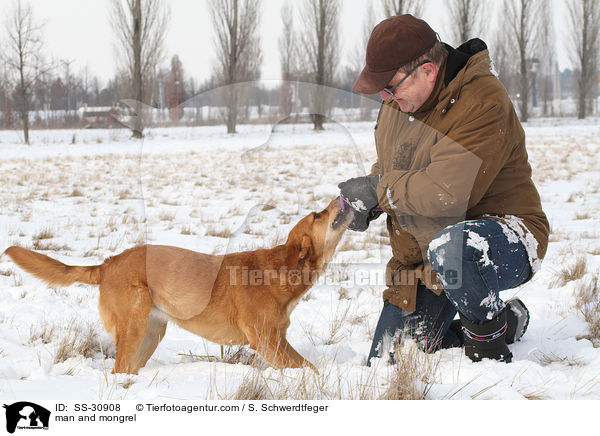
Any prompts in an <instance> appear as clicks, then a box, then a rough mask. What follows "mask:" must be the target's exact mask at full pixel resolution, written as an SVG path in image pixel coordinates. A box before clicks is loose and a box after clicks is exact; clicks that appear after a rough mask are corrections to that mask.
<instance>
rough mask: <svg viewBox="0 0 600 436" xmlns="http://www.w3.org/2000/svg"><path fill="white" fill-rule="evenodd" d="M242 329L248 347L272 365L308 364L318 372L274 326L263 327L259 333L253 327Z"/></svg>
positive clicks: (298, 366)
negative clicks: (248, 344)
mask: <svg viewBox="0 0 600 436" xmlns="http://www.w3.org/2000/svg"><path fill="white" fill-rule="evenodd" d="M244 330H245V331H244V333H245V334H246V337H247V338H248V342H249V343H250V348H252V349H253V350H255V351H256V352H257V353H258V354H260V355H261V356H262V357H264V358H265V359H266V360H267V362H269V364H270V365H271V366H272V367H274V368H277V369H281V368H302V367H303V366H308V367H310V368H311V369H313V370H314V371H315V372H318V371H317V369H316V368H315V366H314V365H313V364H312V363H310V362H309V361H308V360H306V359H305V358H304V357H302V356H301V355H300V353H298V352H297V351H296V350H294V348H293V347H292V346H291V345H290V344H289V343H288V341H287V340H286V338H285V336H283V335H282V333H281V332H280V331H279V330H277V329H275V328H263V329H261V333H260V334H258V332H257V331H256V329H255V328H254V327H251V328H247V329H244Z"/></svg>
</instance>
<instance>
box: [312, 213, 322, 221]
mask: <svg viewBox="0 0 600 436" xmlns="http://www.w3.org/2000/svg"><path fill="white" fill-rule="evenodd" d="M313 218H314V219H316V220H318V219H319V218H321V214H320V213H316V212H315V213H313Z"/></svg>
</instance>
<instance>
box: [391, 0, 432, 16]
mask: <svg viewBox="0 0 600 436" xmlns="http://www.w3.org/2000/svg"><path fill="white" fill-rule="evenodd" d="M426 3H427V1H426V0H381V6H382V8H383V14H384V15H385V16H386V17H392V16H394V15H402V14H412V15H414V16H415V17H418V18H420V17H421V16H422V15H423V9H424V7H425V6H426Z"/></svg>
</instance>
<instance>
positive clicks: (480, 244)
mask: <svg viewBox="0 0 600 436" xmlns="http://www.w3.org/2000/svg"><path fill="white" fill-rule="evenodd" d="M354 90H356V91H358V92H360V93H364V94H375V93H379V94H380V95H381V98H382V99H383V100H384V101H383V104H382V106H381V109H380V111H379V115H378V118H377V124H376V126H375V143H376V149H377V161H376V162H375V164H374V165H373V167H372V170H371V175H369V176H365V177H356V178H353V179H349V180H347V181H346V182H343V183H341V184H340V185H339V187H340V191H341V197H342V199H343V200H344V201H345V203H346V204H347V205H348V206H349V207H352V208H354V209H355V210H356V211H357V212H358V213H357V214H356V216H357V218H356V219H354V221H353V222H352V223H351V227H350V228H351V229H353V230H359V231H364V230H365V229H366V228H367V227H368V225H369V222H370V221H371V220H373V219H375V218H376V217H377V216H379V214H380V213H381V211H383V212H385V213H386V214H387V228H388V231H389V234H390V241H391V246H392V253H393V257H392V259H391V260H390V261H389V262H388V265H387V274H386V277H387V284H388V288H387V289H386V290H385V292H384V294H383V298H384V306H383V309H382V312H381V315H380V318H379V322H378V325H377V328H376V331H375V335H374V338H373V345H372V347H371V352H370V353H369V358H368V364H370V362H371V359H372V358H373V357H381V356H383V355H384V354H385V353H387V351H388V350H386V349H385V348H386V344H387V343H389V341H386V338H390V337H392V338H394V337H395V338H396V340H397V337H398V335H400V334H402V332H404V334H409V335H411V336H412V337H414V338H415V339H416V340H418V341H419V342H420V343H421V344H422V345H423V346H424V347H425V348H427V349H428V350H436V349H439V348H445V347H451V346H463V345H464V347H465V354H466V355H467V356H468V357H469V358H470V359H471V360H473V361H479V360H481V359H483V358H491V359H497V360H501V361H505V362H510V361H511V359H512V354H511V352H510V350H509V349H508V347H507V344H510V343H512V342H514V341H516V340H518V339H519V338H520V337H521V336H522V335H523V333H524V332H525V329H526V328H527V324H528V321H529V313H528V311H527V309H526V307H525V305H524V304H523V302H522V301H521V300H519V299H512V300H510V301H508V302H506V303H505V302H503V301H502V300H501V299H500V297H499V292H500V291H502V290H506V289H510V288H514V287H516V286H519V285H521V284H523V283H524V282H526V281H527V280H529V279H530V278H531V276H532V275H533V274H534V273H535V272H536V271H537V270H538V269H539V267H540V263H541V259H542V258H543V256H544V254H545V252H546V248H547V244H548V234H549V224H548V220H547V219H546V215H545V214H544V212H543V211H542V207H541V202H540V197H539V194H538V192H537V190H536V187H535V186H534V184H533V182H532V180H531V167H530V166H529V163H528V160H527V152H526V149H525V134H524V132H523V129H522V127H521V124H520V123H519V120H518V118H517V115H516V113H515V110H514V108H513V105H512V103H511V101H510V99H509V97H508V95H507V93H506V90H505V89H504V87H503V86H502V84H501V82H500V81H499V80H498V78H497V77H496V76H495V74H494V72H493V70H492V67H491V61H490V58H489V54H488V51H487V47H486V45H485V43H484V42H483V41H481V40H479V39H472V40H470V41H468V42H466V43H464V44H462V45H461V46H460V47H458V48H457V49H453V48H452V47H450V46H448V45H447V44H443V43H441V42H440V41H439V40H438V38H437V34H436V33H435V32H434V31H433V30H432V29H431V28H430V27H429V25H428V24H427V23H426V22H425V21H423V20H420V19H417V18H415V17H413V16H411V15H399V16H395V17H392V18H388V19H386V20H384V21H382V22H381V23H379V24H378V25H377V26H376V27H375V28H374V29H373V32H372V33H371V36H370V38H369V42H368V45H367V56H366V66H365V68H364V70H363V71H362V73H361V74H360V76H359V77H358V79H357V81H356V83H355V84H354ZM457 312H458V315H459V319H460V321H458V320H457V321H454V322H453V319H454V317H455V315H456V313H457Z"/></svg>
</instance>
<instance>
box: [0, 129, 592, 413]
mask: <svg viewBox="0 0 600 436" xmlns="http://www.w3.org/2000/svg"><path fill="white" fill-rule="evenodd" d="M524 127H525V131H526V134H527V142H528V152H529V157H530V161H531V164H532V167H533V174H534V180H535V182H536V184H537V186H538V188H539V190H540V194H541V197H542V202H543V205H544V209H545V211H546V213H547V214H548V217H549V220H550V222H551V226H552V235H551V238H550V243H549V248H548V252H547V255H546V258H545V260H544V262H543V263H542V264H541V269H540V270H539V272H538V273H537V274H536V275H535V276H534V278H533V279H532V280H531V281H529V282H528V283H526V284H525V285H524V286H522V287H519V288H517V289H513V290H509V291H505V292H503V293H502V298H503V299H504V300H507V299H509V298H511V297H513V296H518V297H519V298H520V299H521V300H523V302H524V303H525V304H526V305H527V307H528V309H529V311H530V314H531V321H530V323H529V328H528V330H527V332H526V333H525V335H524V337H523V338H522V340H521V341H520V342H518V343H516V344H514V345H510V346H509V348H510V349H511V351H512V353H513V356H514V357H513V362H512V363H510V364H504V363H501V362H495V361H490V360H484V361H482V362H478V363H473V362H471V361H469V360H468V359H467V358H466V357H465V356H464V352H463V350H461V349H451V350H442V351H438V352H436V353H434V354H432V355H426V354H424V353H422V352H421V351H415V352H414V353H415V356H416V358H418V359H419V361H427V362H433V363H434V365H431V367H432V368H433V369H432V370H431V372H430V373H428V374H426V376H425V375H424V376H423V377H424V378H423V379H422V380H420V381H419V383H421V384H425V383H427V385H428V390H427V395H426V396H427V398H430V399H454V400H456V399H458V400H464V399H537V398H539V399H561V400H568V399H600V348H599V347H598V346H599V345H600V342H599V339H598V338H594V337H593V335H592V334H591V330H590V325H589V324H588V323H587V322H586V321H585V320H584V318H583V315H582V313H581V311H579V310H577V308H576V303H577V297H576V295H577V292H578V289H580V287H581V286H582V285H583V284H584V283H587V282H589V281H590V279H591V277H593V276H594V275H596V276H597V275H598V271H599V270H600V240H599V236H600V232H599V230H598V229H600V225H599V224H600V218H599V216H600V214H599V212H600V207H599V205H600V168H599V165H598V160H597V156H598V153H599V152H600V139H599V138H600V135H599V134H600V127H599V124H598V120H588V121H587V122H582V121H576V120H569V119H551V120H535V121H532V123H529V124H527V125H525V126H524ZM20 141H21V139H20V133H19V132H14V131H2V132H0V155H2V160H1V161H0V199H1V204H2V209H1V210H0V250H2V251H3V250H4V249H5V248H6V247H8V246H9V245H13V244H18V245H22V246H26V247H36V248H37V249H38V250H39V251H41V252H43V253H46V254H48V255H51V256H53V257H56V258H57V259H59V260H61V261H63V262H65V263H70V264H83V265H90V264H95V263H99V262H102V261H103V260H104V259H105V258H106V257H108V256H111V255H113V254H116V253H119V252H121V251H123V250H124V249H126V248H129V247H131V246H133V245H136V244H139V243H144V242H149V243H160V244H170V245H177V246H180V247H184V248H188V249H192V250H197V251H202V252H206V253H215V254H221V253H226V252H231V251H237V250H248V249H253V248H257V247H270V246H274V245H275V244H278V243H282V242H283V241H284V240H285V238H286V237H287V232H288V231H289V230H290V229H291V227H292V226H293V225H294V224H295V223H296V222H297V221H298V220H299V219H300V218H301V217H302V216H304V215H305V214H307V213H308V212H309V211H311V210H320V209H322V208H323V207H324V206H325V205H326V204H327V203H328V202H329V201H330V200H331V199H332V198H335V196H337V195H338V189H337V184H338V183H339V182H341V181H343V180H346V179H348V178H350V177H355V176H359V175H364V174H365V172H364V168H369V166H370V164H371V162H373V161H374V159H375V147H374V144H373V124H372V123H348V124H344V125H336V124H329V125H327V130H325V131H324V132H318V133H316V132H313V131H312V130H311V127H310V126H308V125H282V126H277V128H276V129H274V130H273V129H272V128H271V126H239V133H238V134H237V135H227V134H226V133H224V128H223V127H222V126H215V127H202V128H171V129H153V130H150V131H148V135H147V137H146V139H145V140H143V141H135V140H130V139H129V132H127V131H125V130H85V131H69V130H63V131H50V130H41V131H33V132H32V143H33V145H32V146H29V147H27V146H24V145H22V144H21V143H20ZM73 142H74V143H73ZM384 221H385V220H384V219H383V218H380V219H379V220H377V221H375V222H373V223H372V224H371V226H370V228H369V229H368V230H367V231H366V232H364V233H358V232H347V233H346V234H345V235H344V237H343V239H342V241H341V242H340V244H339V246H338V249H337V251H336V254H335V256H334V258H333V260H332V262H331V265H330V268H329V271H328V273H327V275H326V278H327V279H326V280H320V281H319V282H318V283H317V284H316V285H315V286H314V287H313V288H312V290H311V291H310V292H309V293H308V294H307V295H306V296H305V297H304V298H302V299H301V300H300V301H299V303H298V305H297V307H296V308H295V310H294V312H293V313H292V316H291V325H290V328H289V331H288V339H289V342H290V343H291V344H292V345H293V346H294V347H295V348H296V349H297V350H298V351H299V352H300V353H301V354H302V355H303V356H305V357H306V358H307V359H309V360H311V361H312V362H313V363H315V365H316V366H317V367H318V368H319V371H320V375H319V376H317V375H314V374H312V373H311V372H310V370H284V371H278V370H274V369H272V368H268V367H261V368H260V369H259V370H258V371H260V372H259V373H260V374H261V376H262V377H263V378H264V380H267V381H268V383H270V384H269V386H271V387H273V386H276V385H277V386H282V385H286V386H291V387H293V386H296V385H294V383H296V382H298V381H299V380H302V379H308V380H313V379H314V380H317V382H315V383H314V386H312V385H311V386H312V387H309V388H308V389H309V391H310V395H311V398H314V399H337V398H360V397H361V393H364V392H367V394H366V397H367V398H373V399H374V398H379V397H380V396H381V395H382V394H383V392H384V391H385V389H386V387H387V386H388V384H389V382H390V379H391V375H392V373H393V370H394V367H393V366H389V365H387V364H386V362H383V359H378V360H379V361H378V362H376V363H377V364H376V365H375V366H374V367H372V368H367V367H366V366H365V365H364V364H365V360H366V356H367V353H368V351H369V348H370V345H371V342H370V341H371V338H372V335H373V332H374V329H375V325H376V323H377V319H378V315H379V311H380V310H381V305H382V301H381V294H382V292H383V289H384V288H385V284H384V282H383V281H382V280H374V279H373V277H381V275H380V274H377V272H380V271H382V270H384V268H385V263H386V262H387V260H388V259H389V257H390V256H391V249H390V247H389V242H388V236H387V231H386V229H385V222H384ZM510 229H511V230H513V231H517V230H516V229H515V228H514V227H513V226H511V227H510ZM441 242H443V241H440V243H441ZM578 257H582V258H583V259H584V260H585V263H586V269H585V272H584V273H583V275H582V276H581V277H578V278H575V279H573V280H568V281H566V282H562V281H560V280H557V276H558V274H559V273H560V272H561V271H562V270H563V269H564V268H565V267H567V266H569V265H571V264H573V262H574V260H575V259H576V258H578ZM97 304H98V290H97V289H96V288H95V287H91V286H85V285H73V286H71V287H68V288H60V289H51V288H49V287H47V286H46V285H45V284H43V283H41V282H39V281H38V280H36V279H34V278H32V277H31V276H29V275H27V274H26V273H24V272H23V271H21V270H19V269H18V267H16V266H15V265H14V264H13V263H12V262H11V261H10V260H9V259H8V258H6V257H3V258H1V259H0V397H2V399H3V401H4V402H7V403H8V402H10V401H13V400H14V401H17V400H22V399H23V398H32V399H33V398H35V399H38V400H42V399H52V400H98V399H105V400H106V399H127V400H140V401H153V400H156V401H160V400H161V399H165V398H169V399H186V400H190V399H222V398H231V396H232V395H233V394H234V393H235V392H236V391H237V389H238V387H239V386H240V384H241V383H243V382H244V381H245V380H248V378H249V377H251V376H252V374H254V372H255V371H256V370H255V369H254V368H253V367H251V366H249V365H244V364H241V363H240V364H231V363H225V362H223V361H222V359H220V356H221V349H220V347H219V346H217V345H215V344H212V343H210V342H208V341H206V340H204V339H202V338H200V337H198V336H195V335H193V334H191V333H189V332H187V331H184V330H182V329H180V328H178V327H176V326H175V325H169V327H168V328H167V334H166V336H165V338H164V339H163V341H162V342H161V344H160V345H159V347H158V349H157V351H156V352H155V354H154V355H153V357H152V358H151V360H150V361H149V362H148V364H147V365H146V367H145V368H143V369H141V370H140V373H139V375H125V374H117V375H115V374H111V373H110V370H111V369H112V366H113V365H114V346H113V345H112V342H111V338H110V337H109V335H108V334H107V333H106V331H105V330H104V329H103V327H102V324H101V320H100V317H99V314H98V310H97ZM86 337H90V338H92V339H91V342H92V344H93V347H92V349H91V351H89V352H87V353H84V354H81V353H78V352H77V349H78V348H79V345H78V344H80V343H82V342H84V340H85V338H86ZM65 341H66V345H67V346H66V350H67V351H71V353H70V354H69V353H67V355H66V357H65V358H64V359H56V356H57V354H58V352H59V351H60V350H61V343H62V348H63V351H64V349H65V346H64V345H65ZM408 346H409V345H407V347H408ZM226 351H227V350H226ZM197 356H214V357H216V360H217V361H214V360H215V358H211V359H208V358H204V359H199V358H198V357H197ZM57 361H58V363H57ZM424 380H425V381H424ZM319 386H320V388H319Z"/></svg>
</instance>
